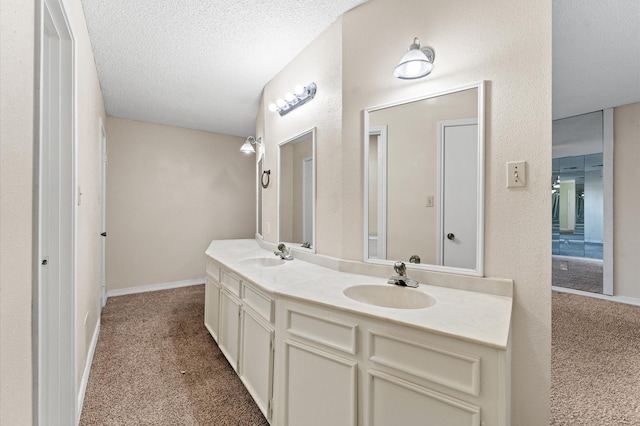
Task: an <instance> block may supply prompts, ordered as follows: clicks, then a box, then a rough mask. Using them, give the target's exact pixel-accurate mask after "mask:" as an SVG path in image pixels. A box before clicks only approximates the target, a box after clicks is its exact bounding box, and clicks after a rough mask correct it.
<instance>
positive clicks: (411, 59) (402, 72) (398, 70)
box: [393, 37, 435, 80]
mask: <svg viewBox="0 0 640 426" xmlns="http://www.w3.org/2000/svg"><path fill="white" fill-rule="evenodd" d="M434 59H435V53H433V50H431V49H430V48H428V47H425V48H423V49H420V40H418V37H415V38H414V39H413V44H412V45H411V46H409V51H408V52H407V53H405V54H404V56H403V57H402V59H400V63H399V64H398V65H397V66H396V67H395V68H394V70H393V75H394V77H398V78H400V79H402V80H414V79H416V78H422V77H425V76H427V75H429V74H431V70H433V60H434Z"/></svg>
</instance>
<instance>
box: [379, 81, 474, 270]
mask: <svg viewBox="0 0 640 426" xmlns="http://www.w3.org/2000/svg"><path fill="white" fill-rule="evenodd" d="M478 100H479V91H478V88H476V87H474V88H471V89H465V90H460V91H455V92H450V93H447V94H444V95H440V96H435V97H431V98H425V99H420V100H417V101H411V102H407V103H401V104H396V105H392V106H390V107H381V108H375V109H372V110H369V111H368V121H369V127H368V134H369V139H368V140H367V145H368V146H367V155H368V161H367V173H368V174H367V182H366V184H367V189H366V193H367V203H368V205H367V210H368V211H367V212H366V214H367V222H368V223H367V228H368V229H367V242H366V244H367V249H368V252H367V258H368V259H380V260H403V261H405V262H409V261H410V259H411V258H412V257H413V258H414V259H415V257H414V255H415V256H417V257H419V258H420V263H422V264H429V265H439V266H448V267H456V268H464V269H470V270H476V269H479V265H476V262H477V251H478V249H477V245H478V241H479V237H478V235H479V233H480V232H481V230H480V229H478V211H479V209H480V207H479V206H480V205H481V200H480V199H479V194H478V182H479V178H478V175H479V173H480V169H479V165H478V162H479V161H482V159H480V158H478V154H479V153H481V152H482V142H481V140H480V139H479V131H478V115H479V111H478V105H479V102H478ZM445 123H449V124H450V125H449V126H448V127H446V132H443V134H446V135H447V138H446V144H445V145H443V141H442V140H440V139H439V133H440V131H441V130H442V129H443V127H442V126H443V124H445ZM381 128H384V129H385V134H386V138H385V142H386V147H381V145H380V142H381V136H380V135H381V134H382V133H381V131H380V130H379V129H381ZM442 146H447V147H448V148H447V149H442ZM446 171H449V172H450V174H449V176H448V177H447V176H445V174H444V173H445V172H446ZM447 194H448V196H447ZM452 194H453V195H452ZM385 227H386V229H385ZM448 233H453V234H457V235H456V238H454V239H453V240H449V239H446V238H444V241H443V236H446V235H447V234H448ZM385 239H386V241H385Z"/></svg>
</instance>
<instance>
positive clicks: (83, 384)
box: [76, 320, 100, 422]
mask: <svg viewBox="0 0 640 426" xmlns="http://www.w3.org/2000/svg"><path fill="white" fill-rule="evenodd" d="M99 335H100V320H98V323H97V324H96V328H95V330H94V331H93V337H92V338H91V345H90V346H89V353H88V354H87V363H86V364H85V366H84V372H83V373H82V382H81V383H80V390H79V392H78V407H77V409H76V412H77V417H76V419H77V421H78V422H79V421H80V415H81V414H82V406H83V405H84V396H85V393H86V392H87V384H88V383H89V375H90V374H91V365H92V364H93V355H95V353H96V346H97V345H98V336H99Z"/></svg>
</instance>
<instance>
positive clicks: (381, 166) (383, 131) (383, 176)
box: [364, 125, 387, 259]
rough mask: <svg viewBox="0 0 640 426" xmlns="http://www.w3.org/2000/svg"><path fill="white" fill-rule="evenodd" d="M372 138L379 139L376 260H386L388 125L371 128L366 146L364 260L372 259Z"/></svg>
mask: <svg viewBox="0 0 640 426" xmlns="http://www.w3.org/2000/svg"><path fill="white" fill-rule="evenodd" d="M371 136H376V137H377V138H378V144H377V155H378V170H377V173H378V179H377V187H378V205H377V206H376V210H377V215H378V224H377V229H378V239H377V241H376V245H377V249H378V250H377V256H376V257H375V258H376V259H386V258H387V125H381V126H370V128H369V135H368V138H367V142H366V143H365V144H364V158H365V166H364V181H365V184H366V191H364V212H365V221H364V226H365V230H364V235H365V238H364V258H365V259H371V256H370V254H369V239H370V237H369V215H368V211H369V191H370V188H369V165H368V164H366V162H368V161H369V155H370V150H371V147H370V146H369V145H370V139H371Z"/></svg>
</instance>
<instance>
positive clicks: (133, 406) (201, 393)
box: [80, 285, 268, 426]
mask: <svg viewBox="0 0 640 426" xmlns="http://www.w3.org/2000/svg"><path fill="white" fill-rule="evenodd" d="M203 318H204V285H199V286H193V287H185V288H179V289H173V290H166V291H159V292H152V293H142V294H134V295H127V296H120V297H112V298H109V300H108V302H107V305H106V306H105V308H104V310H103V313H102V323H101V330H100V337H99V339H98V344H97V347H96V352H95V355H94V359H93V364H92V368H91V374H90V376H89V383H88V386H87V391H86V395H85V401H84V406H83V410H82V416H81V419H80V424H81V425H84V426H87V425H220V426H224V425H234V426H237V425H267V424H268V423H267V421H266V420H265V419H264V417H263V416H262V413H261V412H260V410H259V409H258V407H257V406H256V405H255V403H254V402H253V400H252V398H251V396H250V395H249V394H248V392H247V391H246V389H245V388H244V386H243V385H242V383H241V382H240V379H239V378H238V376H237V375H236V373H235V372H234V371H233V369H232V368H231V366H230V365H229V364H228V362H227V361H226V359H225V358H224V356H223V355H222V353H221V352H220V350H219V349H218V347H217V345H216V344H215V342H214V340H213V339H212V338H211V336H210V335H209V332H208V331H207V330H206V328H205V327H204V325H203Z"/></svg>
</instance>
